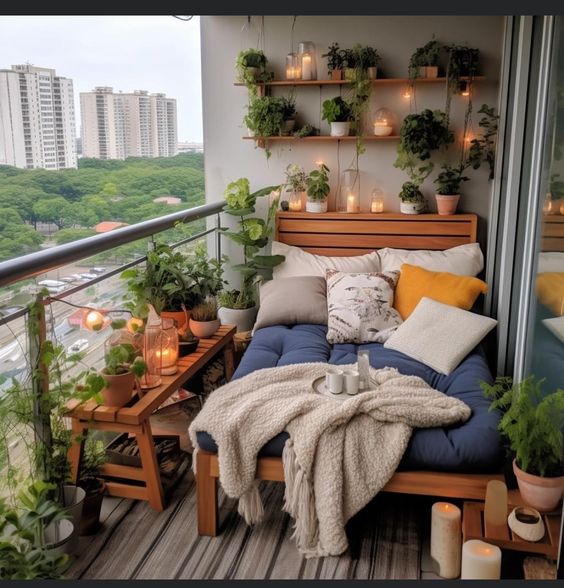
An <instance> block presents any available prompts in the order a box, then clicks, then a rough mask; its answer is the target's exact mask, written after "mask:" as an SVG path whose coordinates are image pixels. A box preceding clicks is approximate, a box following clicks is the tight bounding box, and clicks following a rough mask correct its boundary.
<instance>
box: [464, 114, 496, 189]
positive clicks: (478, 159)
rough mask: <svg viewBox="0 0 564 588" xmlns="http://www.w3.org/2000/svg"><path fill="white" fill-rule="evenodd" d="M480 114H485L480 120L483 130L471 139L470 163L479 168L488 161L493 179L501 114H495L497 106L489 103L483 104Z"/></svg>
mask: <svg viewBox="0 0 564 588" xmlns="http://www.w3.org/2000/svg"><path fill="white" fill-rule="evenodd" d="M478 114H482V115H483V116H482V118H481V119H480V121H479V122H478V126H479V127H480V129H481V130H482V132H481V135H480V136H479V137H476V138H474V139H472V141H470V148H469V150H468V165H469V166H470V167H472V168H473V169H478V168H479V167H480V165H481V164H482V163H483V162H486V163H487V164H488V166H489V170H490V173H489V179H490V180H493V177H494V168H495V147H496V139H497V133H498V122H499V116H498V115H496V114H495V108H494V107H493V106H492V107H490V106H488V105H487V104H482V106H481V107H480V110H478Z"/></svg>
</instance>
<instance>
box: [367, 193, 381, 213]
mask: <svg viewBox="0 0 564 588" xmlns="http://www.w3.org/2000/svg"><path fill="white" fill-rule="evenodd" d="M370 212H372V213H380V212H384V191H383V190H382V189H380V188H374V190H372V194H371V196H370Z"/></svg>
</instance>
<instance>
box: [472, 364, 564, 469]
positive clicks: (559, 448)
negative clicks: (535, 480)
mask: <svg viewBox="0 0 564 588" xmlns="http://www.w3.org/2000/svg"><path fill="white" fill-rule="evenodd" d="M543 383H544V379H542V380H536V379H535V377H534V376H529V377H528V378H526V379H525V380H523V381H522V382H520V383H518V384H513V381H512V379H511V378H497V379H496V381H495V382H494V384H493V385H491V386H490V385H488V384H484V383H482V389H483V390H484V393H485V395H486V397H487V398H491V399H492V404H491V406H490V410H500V411H501V412H502V413H503V416H502V417H501V420H500V423H499V430H500V431H501V432H502V433H503V434H504V435H505V437H507V440H508V442H509V445H510V447H511V450H512V451H513V452H514V453H515V459H516V461H517V465H518V466H519V467H520V468H521V469H522V470H523V471H524V472H527V473H529V474H533V475H536V476H541V477H556V476H561V475H563V474H564V433H563V431H564V390H556V391H555V392H551V393H546V392H544V391H543V389H542V388H543Z"/></svg>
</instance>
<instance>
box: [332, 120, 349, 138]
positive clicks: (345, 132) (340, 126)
mask: <svg viewBox="0 0 564 588" xmlns="http://www.w3.org/2000/svg"><path fill="white" fill-rule="evenodd" d="M350 130H351V123H350V121H347V122H332V123H331V136H332V137H348V136H349V133H350Z"/></svg>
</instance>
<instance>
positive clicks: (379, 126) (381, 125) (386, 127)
mask: <svg viewBox="0 0 564 588" xmlns="http://www.w3.org/2000/svg"><path fill="white" fill-rule="evenodd" d="M374 134H375V135H376V136H377V137H387V136H388V135H391V134H392V125H390V124H389V123H388V121H387V120H386V119H385V118H384V119H382V120H377V121H376V122H375V123H374Z"/></svg>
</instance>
